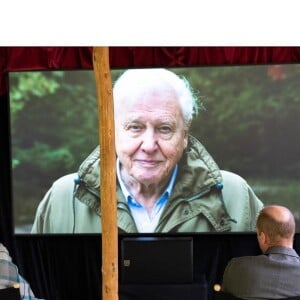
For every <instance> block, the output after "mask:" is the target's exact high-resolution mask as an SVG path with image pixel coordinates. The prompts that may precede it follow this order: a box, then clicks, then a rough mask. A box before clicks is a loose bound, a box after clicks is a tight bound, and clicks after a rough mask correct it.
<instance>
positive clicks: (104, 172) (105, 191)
mask: <svg viewBox="0 0 300 300" xmlns="http://www.w3.org/2000/svg"><path fill="white" fill-rule="evenodd" d="M93 66H94V73H95V78H96V88H97V96H98V118H99V143H100V169H101V171H100V182H101V188H100V196H101V203H100V205H101V222H102V299H103V300H116V299H118V227H117V201H116V154H115V129H114V111H113V95H112V83H111V74H110V66H109V49H108V47H94V48H93Z"/></svg>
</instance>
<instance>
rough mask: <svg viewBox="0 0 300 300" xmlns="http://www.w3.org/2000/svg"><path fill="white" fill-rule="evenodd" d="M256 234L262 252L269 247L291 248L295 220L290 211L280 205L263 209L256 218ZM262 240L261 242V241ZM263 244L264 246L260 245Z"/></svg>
mask: <svg viewBox="0 0 300 300" xmlns="http://www.w3.org/2000/svg"><path fill="white" fill-rule="evenodd" d="M256 228H257V234H258V239H259V243H260V247H261V248H264V249H262V250H263V251H264V250H266V249H267V248H268V247H271V246H288V247H292V245H293V238H294V235H295V218H294V216H293V214H292V213H291V211H290V210H289V209H288V208H286V207H284V206H280V205H269V206H266V207H264V208H263V209H262V210H261V211H260V213H259V215H258V218H257V222H256ZM262 238H263V240H262ZM263 243H265V245H262V244H263Z"/></svg>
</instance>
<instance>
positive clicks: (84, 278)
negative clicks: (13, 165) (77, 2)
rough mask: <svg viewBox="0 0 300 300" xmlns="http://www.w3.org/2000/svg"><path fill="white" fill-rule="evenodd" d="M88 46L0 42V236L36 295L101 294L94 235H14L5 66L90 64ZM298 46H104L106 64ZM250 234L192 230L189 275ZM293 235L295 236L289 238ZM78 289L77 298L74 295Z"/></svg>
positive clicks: (174, 62)
mask: <svg viewBox="0 0 300 300" xmlns="http://www.w3.org/2000/svg"><path fill="white" fill-rule="evenodd" d="M92 55H93V48H92V47H0V113H1V116H0V138H1V146H0V182H1V186H0V187H1V195H0V240H1V241H2V242H3V243H4V244H5V245H6V246H7V247H8V249H9V250H10V252H11V255H12V256H13V258H14V259H15V260H16V262H17V264H18V265H19V268H20V272H21V274H22V275H23V276H24V277H25V278H26V279H27V280H28V281H29V282H30V283H31V286H32V288H33V290H34V292H35V294H36V295H37V296H40V297H41V298H46V299H48V300H62V299H66V300H69V299H78V297H79V298H81V299H87V300H88V299H100V297H101V256H100V245H99V244H100V242H99V237H94V236H78V237H56V236H14V234H13V224H12V220H13V218H12V203H11V179H10V178H11V170H10V147H9V144H10V137H9V107H8V91H9V86H8V72H10V71H20V70H55V69H92V62H93V59H92ZM299 62H300V47H110V65H111V68H127V67H128V68H132V67H183V66H209V65H227V64H232V65H237V64H265V63H274V64H276V63H299ZM255 238H256V237H255V235H251V234H248V235H233V236H231V235H201V234H200V235H195V236H194V241H195V247H194V250H195V280H196V282H197V280H198V278H203V275H204V277H205V278H206V280H207V281H208V284H209V285H210V286H211V285H212V284H213V283H214V282H215V281H218V280H220V278H221V275H222V272H223V268H224V265H225V264H226V262H227V260H228V259H229V258H230V257H232V256H238V255H243V254H255V253H257V252H258V248H257V245H256V239H255ZM297 240H298V236H296V246H298V245H297V242H298V241H297ZM76 297H77V298H76Z"/></svg>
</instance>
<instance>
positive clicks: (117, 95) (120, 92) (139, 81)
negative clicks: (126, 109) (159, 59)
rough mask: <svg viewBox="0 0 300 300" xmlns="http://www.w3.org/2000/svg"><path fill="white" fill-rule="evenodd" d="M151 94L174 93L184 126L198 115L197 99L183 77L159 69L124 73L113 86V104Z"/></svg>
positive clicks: (131, 70)
mask: <svg viewBox="0 0 300 300" xmlns="http://www.w3.org/2000/svg"><path fill="white" fill-rule="evenodd" d="M152 92H171V93H173V94H174V93H175V96H176V98H177V99H178V101H179V105H180V107H181V110H182V115H183V119H184V122H185V124H186V126H189V124H190V123H191V121H192V119H193V116H194V115H197V113H198V106H197V98H196V96H195V95H194V92H193V90H192V88H191V87H190V84H189V82H188V81H187V80H186V79H185V78H184V77H179V76H178V75H176V74H175V73H173V72H171V71H169V70H167V69H161V68H154V69H150V68H149V69H147V68H146V69H129V70H127V71H125V72H124V73H123V74H122V75H121V76H120V77H119V78H118V79H117V81H116V82H115V84H114V88H113V95H114V103H115V105H116V106H119V105H121V103H122V102H123V103H124V102H126V101H130V99H132V100H136V99H137V98H138V97H140V96H141V95H145V94H146V95H147V94H149V93H152ZM119 107H122V105H121V106H119Z"/></svg>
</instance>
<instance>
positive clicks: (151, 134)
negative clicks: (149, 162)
mask: <svg viewBox="0 0 300 300" xmlns="http://www.w3.org/2000/svg"><path fill="white" fill-rule="evenodd" d="M157 142H158V141H157V136H156V134H155V131H154V130H150V129H149V130H146V131H145V132H144V134H143V140H142V145H141V148H142V150H144V151H146V152H151V151H154V150H156V149H157Z"/></svg>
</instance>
